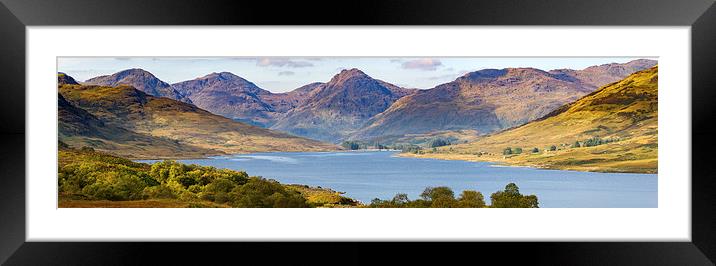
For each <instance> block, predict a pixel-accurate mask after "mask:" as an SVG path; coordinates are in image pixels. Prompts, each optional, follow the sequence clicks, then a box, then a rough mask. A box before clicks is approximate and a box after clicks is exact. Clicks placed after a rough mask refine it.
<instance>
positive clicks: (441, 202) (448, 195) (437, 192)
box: [420, 187, 457, 208]
mask: <svg viewBox="0 0 716 266" xmlns="http://www.w3.org/2000/svg"><path fill="white" fill-rule="evenodd" d="M420 197H421V198H423V200H426V201H430V202H431V204H430V207H432V208H452V207H455V205H456V203H457V201H456V200H455V193H454V192H453V191H452V189H450V188H449V187H427V188H425V190H424V191H423V193H421V194H420Z"/></svg>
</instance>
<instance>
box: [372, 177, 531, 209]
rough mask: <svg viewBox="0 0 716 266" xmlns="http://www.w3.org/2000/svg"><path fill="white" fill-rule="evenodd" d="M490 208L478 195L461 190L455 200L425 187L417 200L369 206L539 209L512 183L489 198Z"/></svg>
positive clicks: (437, 189) (400, 197) (439, 189)
mask: <svg viewBox="0 0 716 266" xmlns="http://www.w3.org/2000/svg"><path fill="white" fill-rule="evenodd" d="M490 201H491V205H487V204H485V198H484V196H483V195H482V193H481V192H479V191H474V190H464V191H462V193H460V195H459V196H458V197H457V198H455V193H454V192H453V191H452V189H450V188H449V187H444V186H441V187H427V188H425V190H424V191H423V192H422V193H421V194H420V198H419V199H416V200H410V199H409V198H408V195H407V194H404V193H399V194H396V195H395V196H394V197H393V198H392V199H389V200H382V199H379V198H375V199H373V200H372V201H371V202H370V205H369V206H370V207H373V208H538V207H539V201H538V199H537V196H536V195H522V194H521V193H520V189H519V187H517V185H516V184H515V183H509V184H507V186H505V189H504V190H500V191H497V192H495V193H492V195H490Z"/></svg>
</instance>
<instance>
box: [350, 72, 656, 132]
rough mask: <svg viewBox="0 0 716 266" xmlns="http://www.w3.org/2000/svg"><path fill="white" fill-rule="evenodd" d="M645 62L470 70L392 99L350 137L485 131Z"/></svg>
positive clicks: (549, 107) (534, 114)
mask: <svg viewBox="0 0 716 266" xmlns="http://www.w3.org/2000/svg"><path fill="white" fill-rule="evenodd" d="M650 64H651V66H653V65H654V64H656V61H653V60H635V61H632V62H629V63H625V64H608V65H602V66H595V67H590V68H587V69H584V70H579V71H573V70H569V71H568V70H558V71H550V72H547V71H543V70H539V69H534V68H506V69H499V70H498V69H484V70H480V71H475V72H470V73H467V74H465V75H464V76H462V77H459V78H458V79H456V80H455V81H452V82H449V83H446V84H442V85H439V86H437V87H435V88H432V89H428V90H420V91H417V92H416V93H414V94H412V95H409V96H406V97H404V98H402V99H400V100H398V101H397V102H395V104H393V105H392V106H391V107H390V108H389V109H387V110H386V111H385V112H383V113H381V114H378V115H376V116H375V117H372V118H371V119H370V120H369V121H368V122H367V123H366V124H365V127H364V128H362V129H361V130H359V131H357V132H356V133H354V134H353V135H352V136H351V137H350V139H352V140H373V139H379V138H386V137H389V136H392V137H393V138H397V137H400V136H403V135H406V134H418V133H428V132H434V131H441V130H477V131H478V132H480V133H481V134H486V133H491V132H495V131H498V130H502V129H506V128H510V127H514V126H518V125H522V124H524V123H527V122H529V121H532V120H535V119H537V118H540V117H542V116H544V115H546V114H548V113H549V112H551V111H553V110H555V109H556V108H558V107H560V106H562V105H564V104H566V103H569V102H572V101H575V100H576V99H578V98H579V97H582V96H584V95H586V94H588V93H590V92H592V91H594V90H595V89H596V87H595V84H598V85H600V86H601V85H605V84H607V83H608V82H613V81H617V80H619V78H618V77H619V76H621V78H624V77H626V76H627V75H628V74H630V73H631V72H629V71H632V70H634V69H639V68H642V69H643V68H645V67H646V66H647V65H650ZM634 71H636V70H634ZM627 72H629V73H627ZM602 82H604V83H602Z"/></svg>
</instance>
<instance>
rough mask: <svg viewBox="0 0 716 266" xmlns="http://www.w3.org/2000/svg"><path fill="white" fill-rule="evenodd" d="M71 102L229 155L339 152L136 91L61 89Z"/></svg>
mask: <svg viewBox="0 0 716 266" xmlns="http://www.w3.org/2000/svg"><path fill="white" fill-rule="evenodd" d="M59 91H60V94H62V96H63V97H64V98H65V99H67V101H68V102H70V103H71V104H73V105H74V106H77V107H79V108H82V109H84V110H86V111H87V112H88V113H90V114H92V115H93V116H95V117H97V118H98V119H99V120H101V121H102V122H103V123H105V125H110V126H114V127H121V128H125V129H127V130H130V131H133V132H136V133H140V134H144V135H150V136H153V137H163V138H168V139H172V140H174V141H176V142H177V143H179V144H183V145H191V146H194V147H199V148H202V149H212V150H217V151H221V152H225V153H243V152H260V151H321V150H335V149H337V148H338V147H336V146H334V145H330V144H325V143H321V142H318V141H313V140H308V139H304V138H299V137H295V136H291V135H288V134H285V133H280V132H276V131H271V130H268V129H264V128H260V127H256V126H251V125H247V124H244V123H240V122H236V121H233V120H231V119H228V118H225V117H222V116H218V115H214V114H211V113H209V112H207V111H205V110H202V109H200V108H198V107H196V106H194V105H191V104H187V103H183V102H179V101H176V100H172V99H168V98H163V97H162V98H160V97H154V96H150V95H147V94H146V93H144V92H141V91H139V90H137V89H134V88H133V87H130V86H124V85H122V86H118V87H107V86H95V85H61V86H60V88H59Z"/></svg>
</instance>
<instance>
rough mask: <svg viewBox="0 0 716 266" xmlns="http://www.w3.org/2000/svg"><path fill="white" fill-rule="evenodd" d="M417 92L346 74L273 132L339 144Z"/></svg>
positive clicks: (321, 87)
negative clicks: (373, 118)
mask: <svg viewBox="0 0 716 266" xmlns="http://www.w3.org/2000/svg"><path fill="white" fill-rule="evenodd" d="M412 92H413V90H408V89H403V88H400V87H398V86H395V85H392V84H389V83H386V82H383V81H380V80H376V79H373V78H371V77H370V76H368V75H366V74H365V73H363V72H362V71H360V70H358V69H350V70H343V71H341V72H340V73H339V74H337V75H335V76H334V77H333V78H332V79H331V80H330V81H329V82H328V83H326V84H321V85H319V86H318V87H316V88H315V89H313V90H312V91H311V93H310V94H309V95H308V98H307V99H306V100H305V101H304V102H303V104H302V105H300V106H298V107H296V108H294V109H292V110H290V111H288V112H287V113H286V114H285V115H284V116H282V117H281V118H280V119H279V121H278V122H276V124H274V125H273V126H272V127H271V128H272V129H276V130H281V131H286V132H290V133H292V134H295V135H299V136H304V137H308V138H312V139H318V140H324V141H331V142H338V141H341V140H343V139H344V138H345V137H346V136H348V135H349V134H351V133H353V132H354V131H355V130H357V129H359V128H360V127H361V126H362V125H363V124H364V123H365V121H367V120H368V119H370V118H371V117H373V116H374V115H376V114H378V113H381V112H383V111H385V110H386V109H387V108H388V107H389V106H390V105H392V104H393V103H394V102H395V101H396V100H398V99H400V98H401V97H403V96H406V95H408V94H410V93H412Z"/></svg>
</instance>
